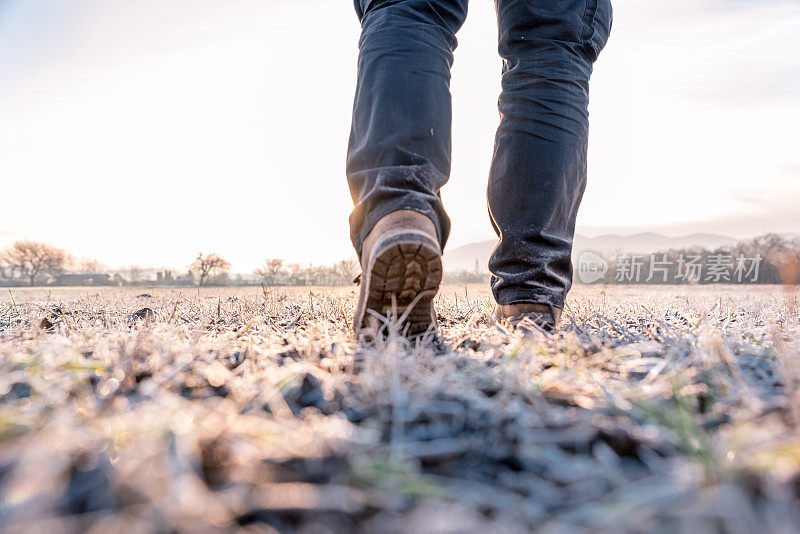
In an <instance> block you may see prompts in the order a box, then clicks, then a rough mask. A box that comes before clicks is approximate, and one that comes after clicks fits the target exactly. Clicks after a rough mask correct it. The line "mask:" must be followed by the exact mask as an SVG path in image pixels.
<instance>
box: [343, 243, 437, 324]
mask: <svg viewBox="0 0 800 534" xmlns="http://www.w3.org/2000/svg"><path fill="white" fill-rule="evenodd" d="M441 282H442V257H441V253H440V252H439V244H438V243H437V242H435V241H432V240H431V239H430V238H429V237H426V236H424V235H422V234H417V233H401V234H399V235H396V236H391V237H389V238H388V239H385V240H381V241H379V242H378V243H377V244H376V245H375V250H374V252H373V254H372V258H371V259H370V265H369V267H368V269H367V272H365V276H363V277H362V280H361V284H362V285H361V295H360V297H359V309H358V311H357V315H356V330H357V331H361V332H363V331H369V330H370V329H371V330H373V331H374V330H376V329H377V328H379V327H380V325H381V322H382V320H381V318H379V317H375V315H374V314H372V313H370V312H369V311H368V310H372V311H373V312H375V313H377V314H379V315H380V316H381V317H385V318H390V317H391V318H393V319H394V320H397V319H401V318H402V319H403V321H402V324H401V325H400V332H401V333H404V334H405V335H407V336H416V335H419V334H424V333H425V332H426V331H428V329H431V327H433V328H435V325H436V314H435V312H434V310H433V299H434V297H435V296H436V292H437V291H438V290H439V284H441ZM365 300H366V302H364V301H365ZM359 315H360V317H359ZM376 327H377V328H376Z"/></svg>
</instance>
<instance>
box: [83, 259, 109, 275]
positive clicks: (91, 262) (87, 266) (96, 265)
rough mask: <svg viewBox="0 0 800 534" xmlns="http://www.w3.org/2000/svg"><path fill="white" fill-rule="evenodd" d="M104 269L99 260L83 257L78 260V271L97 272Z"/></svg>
mask: <svg viewBox="0 0 800 534" xmlns="http://www.w3.org/2000/svg"><path fill="white" fill-rule="evenodd" d="M105 269H106V267H105V265H103V264H102V263H100V261H99V260H95V259H88V258H84V259H82V260H80V261H79V262H78V271H79V272H81V273H99V272H101V271H104V270H105Z"/></svg>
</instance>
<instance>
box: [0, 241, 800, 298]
mask: <svg viewBox="0 0 800 534" xmlns="http://www.w3.org/2000/svg"><path fill="white" fill-rule="evenodd" d="M575 254H576V258H575V261H574V263H575V271H576V276H575V279H576V280H575V281H576V282H577V283H581V282H583V283H605V284H681V283H690V284H714V283H723V284H724V283H729V284H737V283H748V284H779V283H784V284H800V240H798V239H795V238H790V237H787V236H782V235H780V234H766V235H763V236H760V237H756V238H754V239H751V240H748V241H743V242H740V243H738V244H736V245H734V246H729V247H721V248H718V249H715V250H706V249H702V248H690V249H678V250H668V251H665V252H657V253H652V254H632V253H625V252H619V253H616V254H614V255H607V256H602V255H600V254H599V253H595V252H592V251H576V252H575ZM359 271H360V267H359V264H358V262H357V261H356V260H354V259H349V260H342V261H340V262H337V263H335V264H333V265H312V264H306V265H303V264H299V263H287V262H285V261H284V260H282V259H276V258H269V259H266V260H265V261H264V263H263V264H262V265H261V267H259V268H258V269H255V270H254V271H253V272H252V273H248V274H235V275H234V274H231V264H230V262H228V261H227V260H226V259H225V258H223V257H222V256H220V255H219V254H215V253H208V254H203V253H199V254H198V255H197V256H196V257H195V259H194V261H193V262H192V263H191V264H190V265H189V268H188V270H187V271H186V272H184V273H183V274H175V273H173V271H171V270H169V269H148V268H143V267H140V266H138V265H134V266H130V267H127V268H125V269H119V270H108V269H106V268H105V267H104V266H103V265H102V264H101V263H100V262H98V261H97V260H92V259H76V258H74V257H73V256H72V255H70V254H68V253H67V252H65V251H64V250H62V249H60V248H57V247H54V246H52V245H49V244H47V243H41V242H37V241H17V242H16V243H13V244H12V245H11V246H9V247H8V248H6V249H5V250H3V251H2V252H0V285H6V286H9V285H22V284H26V285H31V286H34V285H184V286H191V285H196V286H226V285H241V286H253V285H264V286H346V285H350V284H352V283H353V280H354V278H355V277H356V275H357V274H358V273H359ZM488 278H489V273H488V272H487V271H486V269H485V268H481V266H480V265H478V263H477V262H476V264H475V267H474V268H473V269H472V270H467V269H463V270H458V271H448V272H445V273H444V277H443V282H444V283H445V284H464V283H486V281H487V280H488Z"/></svg>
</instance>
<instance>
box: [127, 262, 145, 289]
mask: <svg viewBox="0 0 800 534" xmlns="http://www.w3.org/2000/svg"><path fill="white" fill-rule="evenodd" d="M143 273H144V270H143V269H142V268H141V267H139V266H138V265H131V266H130V267H128V281H129V282H130V283H131V284H135V283H136V282H138V281H140V280H141V279H142V274H143Z"/></svg>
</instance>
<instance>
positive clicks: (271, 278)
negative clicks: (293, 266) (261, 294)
mask: <svg viewBox="0 0 800 534" xmlns="http://www.w3.org/2000/svg"><path fill="white" fill-rule="evenodd" d="M283 272H284V270H283V260H281V259H270V258H267V259H266V260H264V265H263V266H261V267H259V268H258V269H256V270H255V271H253V274H255V275H256V276H258V277H259V278H261V280H262V282H264V283H265V284H267V285H272V284H276V283H277V282H278V279H279V277H280V275H281V274H282V273H283Z"/></svg>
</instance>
